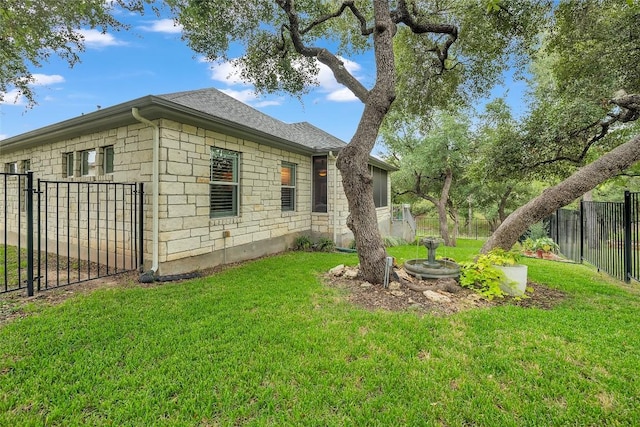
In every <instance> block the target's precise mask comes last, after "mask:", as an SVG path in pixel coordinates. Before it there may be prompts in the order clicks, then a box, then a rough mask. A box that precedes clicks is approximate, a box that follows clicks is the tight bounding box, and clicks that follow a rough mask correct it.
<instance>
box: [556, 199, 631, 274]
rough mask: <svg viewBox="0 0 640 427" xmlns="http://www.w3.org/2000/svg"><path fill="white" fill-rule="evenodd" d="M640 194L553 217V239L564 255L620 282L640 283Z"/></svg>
mask: <svg viewBox="0 0 640 427" xmlns="http://www.w3.org/2000/svg"><path fill="white" fill-rule="evenodd" d="M639 198H640V193H631V192H628V191H627V192H625V195H624V201H623V202H585V201H583V202H581V204H580V210H569V209H559V210H558V211H556V212H555V214H554V215H552V216H551V218H550V221H551V227H550V232H551V237H552V238H553V239H554V240H555V241H556V243H558V245H559V246H560V252H561V253H562V254H563V255H564V256H566V257H567V258H570V259H572V260H574V261H576V262H581V261H587V262H588V263H590V264H593V265H594V266H596V267H597V268H598V269H599V270H602V271H604V272H606V273H607V274H609V275H611V276H613V277H616V278H618V279H620V280H624V281H629V280H631V279H634V280H640V239H639V238H640V200H639Z"/></svg>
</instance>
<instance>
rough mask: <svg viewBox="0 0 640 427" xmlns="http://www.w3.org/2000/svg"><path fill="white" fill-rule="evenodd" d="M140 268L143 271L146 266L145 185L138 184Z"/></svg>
mask: <svg viewBox="0 0 640 427" xmlns="http://www.w3.org/2000/svg"><path fill="white" fill-rule="evenodd" d="M138 185H139V188H138V222H139V224H138V227H140V228H139V229H138V232H139V234H138V248H140V249H139V252H138V268H139V269H142V266H143V264H144V209H143V208H144V184H143V183H142V182H141V183H139V184H138Z"/></svg>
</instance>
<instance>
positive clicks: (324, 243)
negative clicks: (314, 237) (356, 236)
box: [313, 237, 336, 252]
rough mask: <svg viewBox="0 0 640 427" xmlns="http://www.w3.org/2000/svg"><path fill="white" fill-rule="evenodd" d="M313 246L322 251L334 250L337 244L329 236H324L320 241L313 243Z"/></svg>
mask: <svg viewBox="0 0 640 427" xmlns="http://www.w3.org/2000/svg"><path fill="white" fill-rule="evenodd" d="M313 248H314V249H316V250H318V251H322V252H333V251H334V250H335V248H336V244H335V242H334V241H333V240H331V239H329V238H328V237H322V238H320V240H318V243H316V244H315V245H313Z"/></svg>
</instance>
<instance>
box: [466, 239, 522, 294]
mask: <svg viewBox="0 0 640 427" xmlns="http://www.w3.org/2000/svg"><path fill="white" fill-rule="evenodd" d="M519 259H520V253H519V252H517V251H514V250H511V251H505V250H504V249H501V248H496V249H493V250H491V251H489V252H488V253H486V254H481V255H479V256H478V257H477V258H476V261H475V262H463V263H461V264H460V286H463V287H465V288H469V289H473V290H474V291H476V292H477V293H479V294H480V295H482V296H483V297H485V298H486V299H488V300H492V299H493V298H495V297H498V298H503V297H504V295H505V292H504V291H503V290H502V289H501V288H500V285H501V284H502V285H505V284H507V285H508V286H510V285H511V284H510V283H507V278H506V276H505V275H504V273H503V272H502V271H501V270H500V269H498V268H496V267H495V266H497V265H499V266H512V265H516V264H517V263H518V260H519Z"/></svg>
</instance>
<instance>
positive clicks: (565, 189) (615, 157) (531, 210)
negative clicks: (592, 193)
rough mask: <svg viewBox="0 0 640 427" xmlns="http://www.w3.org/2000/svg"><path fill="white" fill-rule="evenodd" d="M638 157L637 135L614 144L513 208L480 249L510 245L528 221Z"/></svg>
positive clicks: (569, 199) (550, 210) (526, 226)
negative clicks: (559, 181) (609, 149)
mask: <svg viewBox="0 0 640 427" xmlns="http://www.w3.org/2000/svg"><path fill="white" fill-rule="evenodd" d="M638 161H640V135H636V136H635V137H634V138H632V139H631V140H630V141H627V142H625V143H624V144H622V145H620V146H618V147H616V148H614V149H613V150H611V151H610V152H608V153H607V154H605V155H603V156H602V157H600V158H599V159H598V160H596V161H595V162H593V163H590V164H588V165H586V166H584V167H582V168H580V169H579V170H577V171H576V172H575V173H574V174H573V175H571V176H570V177H569V178H567V179H565V180H564V181H562V182H561V183H559V184H558V185H555V186H553V187H550V188H548V189H546V190H545V191H544V192H543V193H542V194H541V195H539V196H538V197H536V198H535V199H533V200H531V201H530V202H528V203H527V204H525V205H523V206H521V207H519V208H518V209H516V210H515V211H514V212H513V213H512V214H511V215H509V216H508V217H507V218H506V219H505V220H504V222H503V223H502V224H500V226H499V227H498V229H497V230H496V231H495V232H494V233H493V234H492V235H491V237H490V238H489V239H488V240H487V241H486V242H485V244H484V245H483V246H482V252H488V251H490V250H491V249H493V248H497V247H500V248H503V249H506V250H508V249H510V248H511V247H512V246H513V245H514V244H515V243H516V241H517V240H518V237H520V235H522V233H524V232H525V231H526V230H527V228H529V226H530V225H532V224H535V223H536V222H538V221H540V220H542V219H544V218H546V217H547V216H549V215H550V214H551V213H552V212H554V211H555V210H556V209H559V208H561V207H563V206H566V205H567V204H569V203H571V202H572V201H574V200H575V199H577V198H578V197H580V196H582V195H583V194H584V193H586V192H587V191H589V190H591V189H593V188H595V187H596V186H597V185H599V184H601V183H603V182H604V181H606V180H607V179H609V178H612V177H614V176H615V175H617V174H619V173H620V172H622V171H623V170H625V169H627V168H628V167H630V166H632V165H633V164H635V163H637V162H638Z"/></svg>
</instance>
